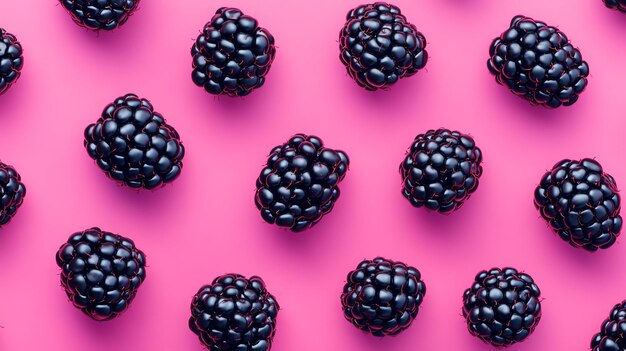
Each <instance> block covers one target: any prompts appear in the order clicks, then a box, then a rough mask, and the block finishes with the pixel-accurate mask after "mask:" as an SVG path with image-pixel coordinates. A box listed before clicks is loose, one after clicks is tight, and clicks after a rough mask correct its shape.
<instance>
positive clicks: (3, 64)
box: [0, 28, 24, 95]
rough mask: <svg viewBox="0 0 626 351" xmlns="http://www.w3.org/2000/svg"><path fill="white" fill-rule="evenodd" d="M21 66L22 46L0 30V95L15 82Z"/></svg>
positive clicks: (10, 35) (11, 36)
mask: <svg viewBox="0 0 626 351" xmlns="http://www.w3.org/2000/svg"><path fill="white" fill-rule="evenodd" d="M23 66H24V56H23V51H22V45H21V44H20V42H19V41H17V38H15V35H13V34H11V33H7V31H6V30H4V29H3V28H0V95H1V94H3V93H4V92H6V91H7V89H9V88H10V87H11V85H13V84H15V82H17V79H18V78H19V77H20V71H21V70H22V67H23Z"/></svg>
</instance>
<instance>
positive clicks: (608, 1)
mask: <svg viewBox="0 0 626 351" xmlns="http://www.w3.org/2000/svg"><path fill="white" fill-rule="evenodd" d="M602 1H603V2H604V5H605V6H606V7H608V8H610V9H615V10H619V11H620V12H625V13H626V0H602Z"/></svg>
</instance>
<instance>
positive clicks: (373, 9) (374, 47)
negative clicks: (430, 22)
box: [339, 2, 428, 90]
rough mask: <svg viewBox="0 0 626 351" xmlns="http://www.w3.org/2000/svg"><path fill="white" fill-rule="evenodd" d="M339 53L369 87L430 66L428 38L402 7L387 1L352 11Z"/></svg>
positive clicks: (352, 73)
mask: <svg viewBox="0 0 626 351" xmlns="http://www.w3.org/2000/svg"><path fill="white" fill-rule="evenodd" d="M339 49H340V52H341V54H340V55H339V57H340V59H341V62H343V64H344V65H345V66H346V69H347V70H348V74H349V75H350V77H352V79H354V81H356V83H357V84H358V85H359V86H361V87H363V88H365V89H367V90H377V89H380V88H388V87H390V86H391V85H393V84H394V83H396V82H397V81H398V80H399V79H400V78H404V77H410V76H412V75H414V74H415V73H417V72H418V71H419V70H420V69H422V68H424V66H426V62H427V61H428V53H427V52H426V38H424V35H422V33H420V32H419V31H418V30H417V28H415V26H414V25H413V24H412V23H409V22H408V21H407V20H406V17H405V16H404V15H403V14H402V13H401V11H400V9H399V8H398V7H396V6H394V5H390V4H387V3H384V2H376V3H373V4H368V5H361V6H359V7H357V8H354V9H352V10H350V12H348V15H347V16H346V24H345V25H344V27H343V28H342V29H341V32H340V33H339Z"/></svg>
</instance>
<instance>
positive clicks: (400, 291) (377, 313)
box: [341, 257, 426, 336]
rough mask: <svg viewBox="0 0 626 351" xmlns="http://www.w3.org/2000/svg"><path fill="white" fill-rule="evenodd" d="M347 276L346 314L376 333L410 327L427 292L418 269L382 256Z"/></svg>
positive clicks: (357, 325)
mask: <svg viewBox="0 0 626 351" xmlns="http://www.w3.org/2000/svg"><path fill="white" fill-rule="evenodd" d="M347 279H348V281H347V283H346V285H345V286H344V287H343V293H342V294H341V304H342V306H343V313H344V317H345V318H346V320H348V321H349V322H350V323H352V324H354V326H355V327H357V328H359V329H361V330H363V331H365V332H368V333H371V334H372V335H375V336H387V335H396V334H398V333H400V332H402V331H404V330H405V329H407V328H408V327H409V326H410V325H411V323H413V320H414V319H415V317H416V316H417V313H418V311H419V307H420V305H421V304H422V301H423V300H424V295H425V294H426V285H425V284H424V282H423V281H422V280H421V274H420V271H419V270H417V268H414V267H411V266H407V265H406V264H404V263H402V262H394V261H392V260H388V259H385V258H382V257H377V258H375V259H373V260H364V261H362V262H361V263H359V265H358V266H357V268H356V269H355V270H353V271H352V272H350V273H348V278H347Z"/></svg>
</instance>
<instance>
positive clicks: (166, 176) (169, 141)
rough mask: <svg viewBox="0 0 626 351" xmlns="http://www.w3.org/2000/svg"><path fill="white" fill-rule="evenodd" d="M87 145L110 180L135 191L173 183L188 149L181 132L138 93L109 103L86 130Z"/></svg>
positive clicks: (90, 153)
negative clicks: (138, 95) (135, 189)
mask: <svg viewBox="0 0 626 351" xmlns="http://www.w3.org/2000/svg"><path fill="white" fill-rule="evenodd" d="M84 144H85V148H86V149H87V153H88V154H89V156H90V157H91V158H92V159H94V160H96V163H97V164H98V166H99V167H100V168H101V169H102V170H103V171H104V172H105V173H106V174H107V175H108V176H109V177H111V178H112V179H115V180H117V181H119V182H121V183H123V184H125V185H127V186H129V187H132V188H145V189H154V188H157V187H159V186H162V185H164V184H165V183H170V182H172V181H173V180H174V179H176V177H178V175H179V174H180V172H181V170H182V168H183V162H182V161H183V157H184V155H185V148H184V147H183V144H182V142H181V141H180V137H179V136H178V132H176V130H175V129H174V127H172V126H171V125H169V124H167V123H166V122H165V118H163V116H162V115H161V114H159V113H158V112H155V111H154V108H153V107H152V105H151V104H150V102H149V101H148V100H146V99H141V98H139V97H137V95H134V94H128V95H125V96H123V97H119V98H117V99H116V100H115V101H114V102H113V103H111V104H109V105H108V106H107V107H106V108H105V109H104V111H103V112H102V116H101V117H100V118H99V119H98V121H97V122H96V123H95V124H90V125H89V126H88V127H87V128H86V129H85V142H84Z"/></svg>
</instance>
